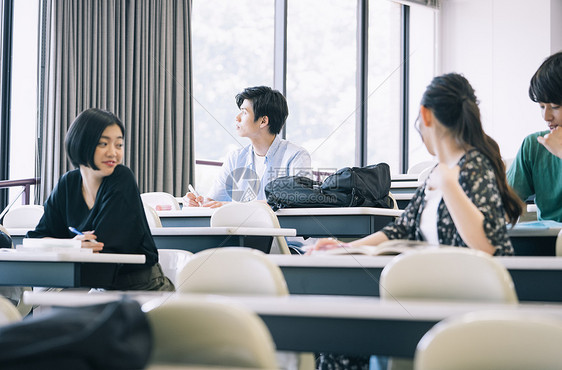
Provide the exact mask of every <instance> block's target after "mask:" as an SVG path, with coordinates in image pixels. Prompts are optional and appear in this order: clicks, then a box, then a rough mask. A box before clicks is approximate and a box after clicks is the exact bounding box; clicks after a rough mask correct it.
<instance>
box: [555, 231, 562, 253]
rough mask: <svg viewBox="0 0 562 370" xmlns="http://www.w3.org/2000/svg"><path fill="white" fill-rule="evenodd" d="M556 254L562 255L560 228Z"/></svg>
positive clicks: (561, 233)
mask: <svg viewBox="0 0 562 370" xmlns="http://www.w3.org/2000/svg"><path fill="white" fill-rule="evenodd" d="M556 256H558V257H562V229H560V231H559V232H558V236H557V237H556Z"/></svg>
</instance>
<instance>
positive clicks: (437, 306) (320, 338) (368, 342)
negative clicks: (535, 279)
mask: <svg viewBox="0 0 562 370" xmlns="http://www.w3.org/2000/svg"><path fill="white" fill-rule="evenodd" d="M136 294H137V295H138V294H139V293H136ZM161 294H162V297H160V298H155V296H154V295H153V294H150V295H146V294H144V293H141V294H140V295H138V296H137V298H135V293H131V294H130V295H128V296H129V297H130V298H133V299H137V300H139V302H141V304H143V309H150V308H153V307H156V306H157V305H158V304H161V303H163V302H166V301H168V300H169V299H173V298H177V299H189V300H193V299H209V300H215V301H221V302H227V303H229V304H240V305H242V306H244V307H247V308H249V309H250V310H252V311H254V312H256V313H257V314H258V315H259V316H260V317H261V318H262V319H263V321H264V322H265V324H266V325H267V327H268V329H269V331H270V332H271V335H272V337H273V339H274V341H275V344H276V347H277V349H278V350H283V351H301V352H336V353H348V354H355V355H369V354H377V355H384V356H400V357H413V355H414V351H415V348H416V345H417V343H418V342H419V340H420V339H421V337H422V336H423V335H424V334H425V333H426V332H427V331H428V330H429V329H430V328H431V327H433V325H435V324H436V323H437V322H439V321H441V320H443V319H445V318H449V317H452V316H455V315H460V314H464V313H468V312H473V311H482V310H518V311H527V312H534V313H537V314H541V315H554V316H557V317H562V305H543V304H515V305H507V304H488V303H470V302H442V301H423V302H420V301H399V302H398V301H383V300H380V299H378V298H371V297H334V296H286V297H263V296H262V297H259V296H254V297H224V296H218V295H212V296H210V295H180V294H176V295H175V296H174V297H170V293H167V295H166V293H161ZM122 296H123V294H119V293H111V292H105V293H94V294H86V293H83V292H59V293H53V292H39V293H38V292H25V293H24V302H25V303H26V304H39V305H66V306H68V305H70V306H77V305H84V304H93V303H102V302H108V299H110V298H111V297H112V298H113V299H121V297H122ZM86 297H87V299H86ZM96 297H99V301H97V302H95V300H96Z"/></svg>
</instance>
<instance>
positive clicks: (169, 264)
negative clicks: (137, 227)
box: [158, 249, 193, 285]
mask: <svg viewBox="0 0 562 370" xmlns="http://www.w3.org/2000/svg"><path fill="white" fill-rule="evenodd" d="M192 255H193V253H191V252H188V251H184V250H182V249H158V262H159V263H160V266H162V271H163V272H164V275H166V277H168V279H170V280H171V281H172V283H174V285H176V284H177V281H178V275H179V274H180V272H181V271H182V270H183V269H184V268H185V266H186V265H187V262H189V259H190V258H191V256H192Z"/></svg>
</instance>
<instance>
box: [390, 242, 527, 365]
mask: <svg viewBox="0 0 562 370" xmlns="http://www.w3.org/2000/svg"><path fill="white" fill-rule="evenodd" d="M379 292H380V297H381V299H386V300H390V299H392V300H398V301H400V300H406V299H415V300H423V299H430V300H444V301H473V302H498V303H513V304H515V303H517V302H518V299H517V294H516V292H515V287H514V285H513V281H512V279H511V275H510V274H509V272H508V271H507V269H506V268H505V267H504V266H503V265H502V264H500V263H499V262H497V261H496V260H495V259H494V258H493V257H492V256H490V255H489V254H487V253H485V252H482V251H478V250H474V249H469V248H462V247H442V248H436V249H428V250H422V251H412V252H408V253H404V254H401V255H398V256H396V257H395V258H393V259H392V261H391V262H390V263H388V264H387V265H386V266H385V267H384V268H383V270H382V272H381V277H380V281H379ZM412 366H413V362H412V360H410V359H404V358H397V357H392V358H390V360H389V367H388V368H389V369H392V370H395V369H411V368H412Z"/></svg>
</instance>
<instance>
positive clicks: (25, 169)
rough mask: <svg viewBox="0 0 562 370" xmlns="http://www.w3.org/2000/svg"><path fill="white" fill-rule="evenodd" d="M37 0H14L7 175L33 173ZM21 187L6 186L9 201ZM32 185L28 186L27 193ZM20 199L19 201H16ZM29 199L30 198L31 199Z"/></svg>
mask: <svg viewBox="0 0 562 370" xmlns="http://www.w3.org/2000/svg"><path fill="white" fill-rule="evenodd" d="M38 12H39V1H38V0H29V1H14V17H13V22H14V23H13V27H14V28H13V43H12V48H13V49H12V53H13V54H12V86H11V90H12V91H11V111H10V114H11V124H10V179H11V180H21V179H29V178H33V177H35V161H36V142H37V141H36V135H35V133H36V131H37V130H36V127H37V45H38V43H37V42H38V39H37V38H38V34H39V32H38V30H39V15H38V14H39V13H38ZM20 191H21V188H20V187H14V188H11V189H10V201H11V200H13V199H14V198H15V197H16V196H17V195H18V194H19V193H20ZM33 192H34V189H33V187H32V188H31V194H30V195H31V196H33ZM19 203H21V202H20V201H18V202H16V204H19ZM31 203H33V199H31Z"/></svg>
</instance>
